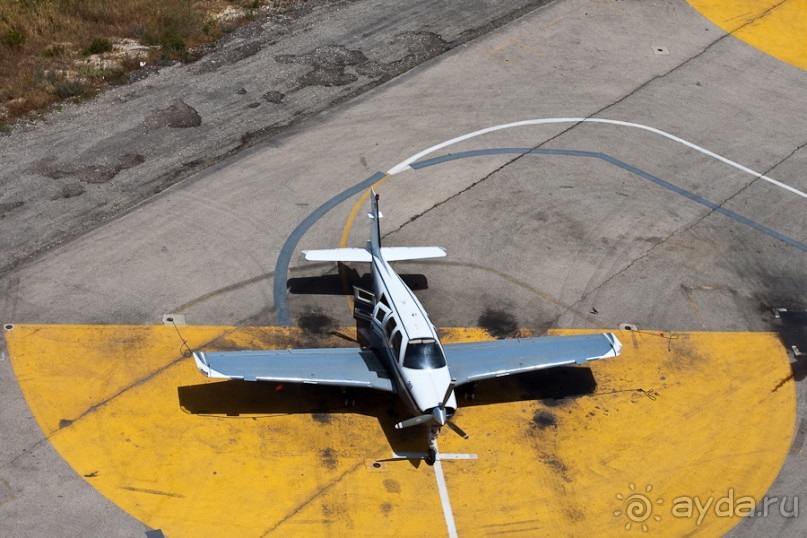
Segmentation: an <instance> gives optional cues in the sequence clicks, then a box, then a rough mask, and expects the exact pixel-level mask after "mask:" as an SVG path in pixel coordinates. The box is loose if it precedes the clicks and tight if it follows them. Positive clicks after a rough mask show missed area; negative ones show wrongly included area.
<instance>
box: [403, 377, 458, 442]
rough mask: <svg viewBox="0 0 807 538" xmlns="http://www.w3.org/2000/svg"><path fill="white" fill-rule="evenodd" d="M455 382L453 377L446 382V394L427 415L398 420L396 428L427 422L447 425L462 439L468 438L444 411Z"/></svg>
mask: <svg viewBox="0 0 807 538" xmlns="http://www.w3.org/2000/svg"><path fill="white" fill-rule="evenodd" d="M456 384H457V381H456V380H455V379H452V380H451V383H449V384H448V388H447V389H446V394H445V396H444V397H443V401H442V402H440V404H439V405H438V406H437V407H435V408H434V409H432V412H431V413H429V414H427V415H419V416H417V417H412V418H410V419H406V420H404V421H401V422H399V423H398V424H396V425H395V429H396V430H402V429H404V428H409V427H411V426H417V425H419V424H425V423H427V422H429V423H434V424H437V425H439V426H448V427H449V428H451V430H452V431H453V432H454V433H456V434H457V435H459V436H460V437H462V438H463V439H468V434H467V433H465V432H464V431H463V430H462V428H460V427H459V426H457V425H456V424H454V423H453V422H451V420H449V418H448V413H447V412H446V403H447V402H448V399H449V398H450V397H451V393H452V392H453V390H454V385H456Z"/></svg>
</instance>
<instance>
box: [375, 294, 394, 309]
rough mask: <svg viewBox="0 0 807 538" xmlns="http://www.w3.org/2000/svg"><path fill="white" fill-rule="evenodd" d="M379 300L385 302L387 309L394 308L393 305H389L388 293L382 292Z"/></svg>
mask: <svg viewBox="0 0 807 538" xmlns="http://www.w3.org/2000/svg"><path fill="white" fill-rule="evenodd" d="M378 301H379V302H380V303H381V304H383V305H384V306H386V307H387V310H392V307H391V306H390V305H389V301H388V300H387V294H386V293H382V294H381V297H380V298H379V299H378Z"/></svg>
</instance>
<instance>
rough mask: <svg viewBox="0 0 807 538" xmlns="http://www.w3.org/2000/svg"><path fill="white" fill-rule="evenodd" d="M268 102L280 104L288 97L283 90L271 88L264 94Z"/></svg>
mask: <svg viewBox="0 0 807 538" xmlns="http://www.w3.org/2000/svg"><path fill="white" fill-rule="evenodd" d="M262 97H263V98H264V100H265V101H266V102H267V103H274V104H276V105H279V104H280V103H282V102H283V99H285V98H286V94H285V93H283V92H278V91H275V90H271V91H268V92H266V93H265V94H263V96H262Z"/></svg>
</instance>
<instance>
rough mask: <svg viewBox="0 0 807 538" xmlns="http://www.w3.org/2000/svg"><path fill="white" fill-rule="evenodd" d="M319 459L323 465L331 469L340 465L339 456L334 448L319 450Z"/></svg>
mask: <svg viewBox="0 0 807 538" xmlns="http://www.w3.org/2000/svg"><path fill="white" fill-rule="evenodd" d="M319 460H320V461H321V462H322V465H323V466H324V467H325V468H326V469H328V470H329V471H333V470H334V469H336V467H337V466H338V465H339V458H337V457H336V451H335V450H334V449H332V448H326V449H325V450H320V451H319Z"/></svg>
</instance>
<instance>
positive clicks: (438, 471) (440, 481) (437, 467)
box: [432, 453, 457, 538]
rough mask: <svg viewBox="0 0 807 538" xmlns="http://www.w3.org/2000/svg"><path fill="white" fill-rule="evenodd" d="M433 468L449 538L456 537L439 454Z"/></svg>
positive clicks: (452, 513) (455, 528)
mask: <svg viewBox="0 0 807 538" xmlns="http://www.w3.org/2000/svg"><path fill="white" fill-rule="evenodd" d="M432 468H433V469H434V476H435V477H436V478H437V489H438V490H439V491H440V503H441V504H442V505H443V516H445V518H446V527H447V528H448V536H449V538H457V525H456V524H455V523H454V512H452V511H451V501H450V500H449V498H448V486H446V477H445V475H443V465H442V463H440V455H439V453H438V455H437V461H435V462H434V465H433V467H432Z"/></svg>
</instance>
